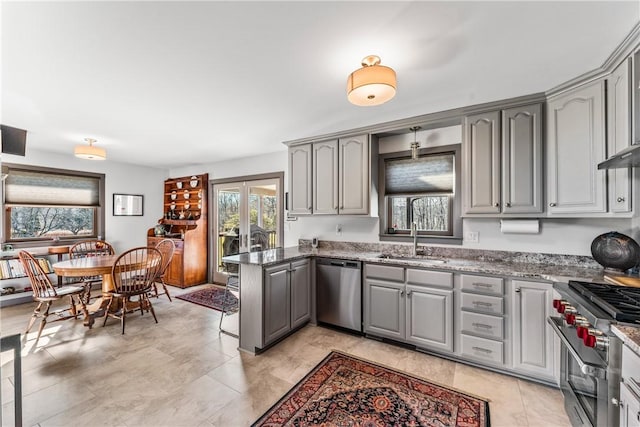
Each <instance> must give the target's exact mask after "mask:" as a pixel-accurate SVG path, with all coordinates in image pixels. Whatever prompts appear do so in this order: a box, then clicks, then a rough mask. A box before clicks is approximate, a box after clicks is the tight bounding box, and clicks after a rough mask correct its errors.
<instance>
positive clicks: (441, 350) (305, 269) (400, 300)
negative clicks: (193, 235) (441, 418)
mask: <svg viewBox="0 0 640 427" xmlns="http://www.w3.org/2000/svg"><path fill="white" fill-rule="evenodd" d="M426 248H427V250H428V252H429V255H428V256H418V257H412V256H410V255H409V252H410V249H411V248H410V246H407V245H393V244H373V243H372V244H367V243H347V242H321V244H320V247H319V248H317V249H313V248H311V246H310V245H309V244H308V242H307V241H301V245H300V246H298V247H290V248H284V249H272V250H268V251H263V252H255V253H244V254H238V255H232V256H228V257H225V258H224V259H223V260H224V261H225V262H229V263H236V264H239V265H240V282H241V284H240V334H239V335H240V349H242V350H244V351H247V352H250V353H259V352H261V351H263V350H264V349H266V348H268V347H269V346H271V345H273V344H275V343H277V342H278V340H280V339H281V338H283V337H285V336H287V335H289V334H290V333H292V332H294V331H295V330H297V328H298V327H300V326H302V325H303V324H305V323H306V322H307V321H310V322H311V323H316V313H315V304H316V287H315V260H316V258H330V259H346V260H354V261H361V262H362V263H363V280H362V288H363V292H362V295H363V301H362V305H363V314H364V315H363V329H362V332H363V333H364V334H365V335H367V336H368V337H372V338H378V339H384V338H388V339H393V340H394V341H399V342H403V343H405V344H413V345H415V347H416V349H420V350H422V351H427V352H432V353H434V354H438V355H441V356H444V357H449V358H454V359H457V360H461V361H465V362H468V363H472V364H477V365H480V366H483V367H486V368H488V369H493V370H497V371H502V372H506V373H510V374H513V375H518V376H523V377H526V378H529V379H533V380H536V381H542V382H546V383H549V384H556V383H557V369H556V368H557V364H558V363H559V362H558V360H557V354H558V353H557V350H558V348H559V346H558V345H557V343H555V340H556V338H555V336H554V334H553V332H552V331H550V330H549V329H548V326H547V324H546V317H547V316H548V315H549V311H550V310H551V306H552V304H551V302H552V299H553V292H554V291H553V289H552V283H553V282H567V281H568V280H571V279H579V280H583V281H595V282H601V281H602V280H603V269H602V268H601V267H600V266H599V265H598V264H596V263H595V262H594V261H593V259H592V258H590V257H585V256H568V255H550V254H535V253H524V252H506V251H483V250H469V249H462V248H449V247H426ZM380 267H382V268H380ZM431 273H436V274H440V273H441V275H440V276H438V277H448V279H447V281H445V282H444V283H445V284H444V285H443V284H442V283H439V282H433V281H431V283H430V279H429V278H430V277H433V275H430V274H431ZM425 278H426V279H425ZM380 290H382V291H381V292H379V291H380ZM443 290H444V292H445V294H444V295H446V297H443V296H442V295H443V294H442V292H443ZM405 291H406V297H405ZM420 291H422V292H426V294H424V295H429V297H433V298H431V299H429V301H430V302H429V305H427V306H426V307H420V306H414V305H413V304H419V303H420V301H421V299H420V298H418V297H416V296H420V295H423V294H420V293H419V292H420ZM412 294H413V295H414V297H413V299H411V295H412ZM377 298H383V299H382V300H377ZM385 298H389V299H385ZM379 304H382V306H383V307H386V308H388V311H389V313H391V318H392V319H391V322H390V323H389V324H385V322H387V321H388V319H387V318H386V317H385V318H384V319H382V320H381V318H380V316H381V315H382V314H381V313H380V312H378V311H375V310H372V308H371V307H374V306H375V307H378V306H380V305H379ZM433 304H435V305H433ZM524 306H526V307H527V309H526V310H522V307H524ZM307 307H308V308H307ZM412 308H414V309H415V311H416V312H418V311H419V312H438V313H441V315H442V318H440V319H438V320H439V322H438V323H437V327H436V326H435V324H434V322H430V323H428V325H430V326H429V328H432V329H437V331H435V332H433V333H434V334H435V335H434V336H427V335H430V334H431V333H432V331H431V330H429V331H426V332H425V333H423V334H417V333H414V334H412V333H409V331H413V330H414V329H412V325H411V319H410V313H411V309H412ZM396 309H397V310H396ZM382 311H387V310H386V309H385V310H382ZM384 316H387V314H384ZM523 316H526V318H525V317H523ZM405 323H406V324H405ZM413 326H415V325H413ZM524 328H526V335H527V340H524V341H523V340H520V336H522V335H524V334H525V331H523V329H524ZM440 329H442V330H443V331H444V332H442V334H440V332H439V331H440ZM447 330H448V331H449V332H447ZM416 335H418V336H416Z"/></svg>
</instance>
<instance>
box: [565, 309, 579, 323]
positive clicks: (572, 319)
mask: <svg viewBox="0 0 640 427" xmlns="http://www.w3.org/2000/svg"><path fill="white" fill-rule="evenodd" d="M564 321H565V322H567V325H575V324H576V315H575V314H572V313H567V312H566V311H565V313H564Z"/></svg>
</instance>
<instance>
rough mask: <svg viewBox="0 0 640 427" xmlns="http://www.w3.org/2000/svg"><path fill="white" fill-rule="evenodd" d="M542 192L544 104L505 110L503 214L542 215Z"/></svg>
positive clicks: (503, 117)
mask: <svg viewBox="0 0 640 427" xmlns="http://www.w3.org/2000/svg"><path fill="white" fill-rule="evenodd" d="M542 191H543V190H542V104H533V105H525V106H522V107H515V108H509V109H507V110H502V203H501V207H502V212H503V213H513V214H516V213H518V214H519V213H540V212H542V211H543V210H544V208H543V206H542V203H543V202H542Z"/></svg>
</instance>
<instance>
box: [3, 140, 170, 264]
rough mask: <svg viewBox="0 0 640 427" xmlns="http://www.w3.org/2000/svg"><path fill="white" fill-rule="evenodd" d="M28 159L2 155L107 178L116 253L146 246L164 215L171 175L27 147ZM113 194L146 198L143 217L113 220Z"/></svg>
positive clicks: (109, 234)
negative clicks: (165, 191)
mask: <svg viewBox="0 0 640 427" xmlns="http://www.w3.org/2000/svg"><path fill="white" fill-rule="evenodd" d="M26 154H27V155H26V157H21V156H13V155H8V154H3V155H2V162H5V163H16V164H27V165H33V166H44V167H51V168H59V169H69V170H77V171H85V172H95V173H104V174H105V199H106V200H105V202H106V205H105V231H106V233H105V236H104V238H105V240H107V241H109V242H110V243H111V244H113V245H114V247H115V249H116V251H118V252H121V251H123V250H126V249H129V248H132V247H135V246H146V244H147V237H146V236H147V230H148V229H149V228H152V227H153V226H155V225H156V224H157V222H158V219H160V218H162V214H163V192H164V186H163V182H164V180H165V179H167V177H168V175H169V173H168V170H166V169H155V168H149V167H143V166H138V165H133V164H128V163H118V162H112V161H110V160H105V161H91V160H82V159H78V158H75V157H73V155H72V154H71V153H69V155H61V154H56V153H51V152H46V151H38V150H33V149H29V148H28V147H27V153H26ZM113 193H121V194H142V195H143V196H144V206H143V213H144V215H143V216H113Z"/></svg>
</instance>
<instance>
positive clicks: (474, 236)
mask: <svg viewBox="0 0 640 427" xmlns="http://www.w3.org/2000/svg"><path fill="white" fill-rule="evenodd" d="M464 240H465V241H466V242H468V243H479V242H480V233H479V232H477V231H467V234H466V235H465V239H464Z"/></svg>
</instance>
